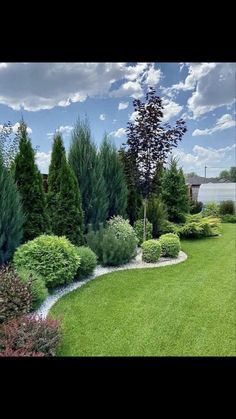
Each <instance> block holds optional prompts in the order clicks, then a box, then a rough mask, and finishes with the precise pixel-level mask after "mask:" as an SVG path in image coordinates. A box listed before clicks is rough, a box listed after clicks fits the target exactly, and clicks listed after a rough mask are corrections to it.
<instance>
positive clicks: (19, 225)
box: [0, 154, 24, 265]
mask: <svg viewBox="0 0 236 419" xmlns="http://www.w3.org/2000/svg"><path fill="white" fill-rule="evenodd" d="M23 223H24V214H23V208H22V203H21V198H20V194H19V192H18V189H17V186H16V184H15V182H14V180H13V178H12V176H11V173H10V172H9V171H8V170H7V169H6V168H5V167H4V165H3V159H2V156H1V154H0V265H1V264H3V263H6V262H7V261H8V260H9V259H10V257H11V256H12V254H13V252H14V250H15V249H16V248H17V246H19V244H20V243H21V240H22V237H23Z"/></svg>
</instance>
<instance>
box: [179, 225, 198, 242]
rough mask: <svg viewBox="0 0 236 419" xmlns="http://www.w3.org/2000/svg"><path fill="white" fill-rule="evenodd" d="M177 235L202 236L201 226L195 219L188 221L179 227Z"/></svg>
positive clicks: (184, 236)
mask: <svg viewBox="0 0 236 419" xmlns="http://www.w3.org/2000/svg"><path fill="white" fill-rule="evenodd" d="M179 235H180V237H183V238H188V239H189V238H200V237H203V227H202V226H201V225H199V223H197V222H196V221H190V222H188V223H186V224H184V225H183V226H181V227H180V228H179Z"/></svg>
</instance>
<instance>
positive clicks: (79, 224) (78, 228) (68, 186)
mask: <svg viewBox="0 0 236 419" xmlns="http://www.w3.org/2000/svg"><path fill="white" fill-rule="evenodd" d="M47 197H48V208H49V214H50V220H51V228H52V232H53V234H55V235H58V236H66V237H67V238H68V239H69V240H70V241H71V242H72V243H73V244H76V245H78V244H83V241H84V240H83V214H82V208H81V197H80V191H79V185H78V182H77V179H76V177H75V175H74V173H73V171H72V169H71V167H70V166H69V165H68V163H67V161H66V154H65V148H64V146H63V140H62V137H61V135H60V133H57V134H56V135H55V137H54V142H53V149H52V158H51V163H50V167H49V175H48V194H47Z"/></svg>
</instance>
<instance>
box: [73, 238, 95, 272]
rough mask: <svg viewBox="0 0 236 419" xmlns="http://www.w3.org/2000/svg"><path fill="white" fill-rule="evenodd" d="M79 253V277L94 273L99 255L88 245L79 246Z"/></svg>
mask: <svg viewBox="0 0 236 419" xmlns="http://www.w3.org/2000/svg"><path fill="white" fill-rule="evenodd" d="M77 253H78V255H79V257H80V266H79V269H78V272H77V276H78V277H79V278H84V277H86V276H88V275H91V274H92V273H93V270H94V269H95V267H96V265H97V256H96V255H95V253H94V252H93V251H92V250H91V249H90V248H89V247H86V246H80V247H77Z"/></svg>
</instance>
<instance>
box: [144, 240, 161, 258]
mask: <svg viewBox="0 0 236 419" xmlns="http://www.w3.org/2000/svg"><path fill="white" fill-rule="evenodd" d="M141 247H142V251H143V253H142V258H143V260H144V261H145V262H148V263H152V262H157V261H158V260H159V258H160V256H161V244H160V242H159V240H153V239H152V240H147V241H145V242H143V243H142V246H141Z"/></svg>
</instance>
